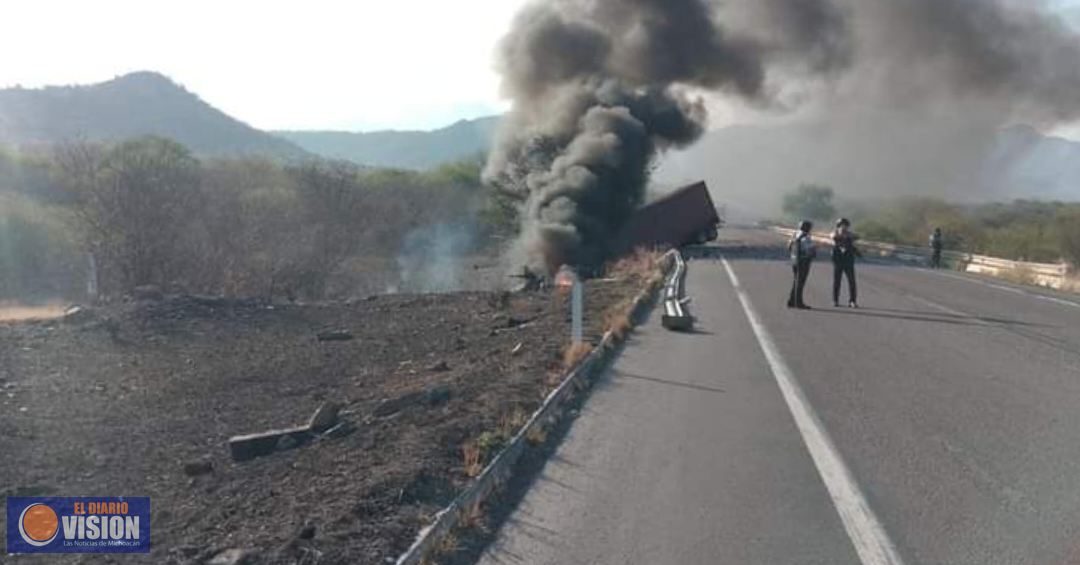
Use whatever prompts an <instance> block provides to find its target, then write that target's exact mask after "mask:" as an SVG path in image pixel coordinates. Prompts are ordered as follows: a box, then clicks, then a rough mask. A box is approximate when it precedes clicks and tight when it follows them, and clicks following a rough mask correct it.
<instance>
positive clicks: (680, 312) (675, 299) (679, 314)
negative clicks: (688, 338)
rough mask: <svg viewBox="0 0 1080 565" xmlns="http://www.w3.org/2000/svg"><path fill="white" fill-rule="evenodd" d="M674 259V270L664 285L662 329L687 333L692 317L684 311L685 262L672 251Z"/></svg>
mask: <svg viewBox="0 0 1080 565" xmlns="http://www.w3.org/2000/svg"><path fill="white" fill-rule="evenodd" d="M672 256H673V257H674V259H675V265H674V268H673V269H672V270H671V275H670V276H669V277H668V279H667V283H666V284H665V285H664V317H663V319H662V320H661V322H662V323H663V325H664V327H665V328H667V329H669V330H675V331H689V330H691V329H693V328H694V317H693V316H691V315H690V314H689V312H687V311H686V304H687V300H686V299H684V298H683V287H684V285H685V284H686V260H685V259H684V258H683V256H682V253H680V252H679V251H678V250H677V249H676V250H673V251H672Z"/></svg>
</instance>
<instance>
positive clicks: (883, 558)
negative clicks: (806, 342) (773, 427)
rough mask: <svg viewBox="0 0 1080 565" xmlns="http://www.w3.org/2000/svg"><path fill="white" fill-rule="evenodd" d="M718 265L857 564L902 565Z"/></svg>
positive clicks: (745, 299) (738, 288)
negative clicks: (807, 452)
mask: <svg viewBox="0 0 1080 565" xmlns="http://www.w3.org/2000/svg"><path fill="white" fill-rule="evenodd" d="M721 261H722V262H723V264H724V269H726V270H727V274H728V277H729V278H730V279H731V284H732V285H733V286H734V287H735V292H736V294H737V295H738V297H739V302H741V303H742V307H743V310H744V311H745V312H746V318H747V319H748V320H749V321H750V326H751V327H752V328H753V330H754V335H755V336H757V339H758V343H759V344H760V345H761V350H762V352H763V353H764V354H765V359H766V360H767V361H768V363H769V367H770V368H771V369H772V373H773V376H774V377H775V378H776V383H777V385H779V387H780V392H781V393H782V394H783V396H784V401H785V402H786V403H787V406H788V410H789V411H790V412H791V415H792V417H793V418H794V419H795V425H796V427H797V428H798V429H799V433H800V434H801V435H802V439H803V442H804V443H805V444H806V448H807V450H808V451H809V452H810V456H811V458H812V459H813V460H814V465H815V466H817V470H818V473H819V474H820V475H821V479H822V481H823V482H824V483H825V488H826V489H827V490H828V491H829V496H830V497H831V498H832V502H833V505H834V506H835V507H836V511H837V513H838V514H839V515H840V521H841V522H843V524H844V529H845V530H846V531H847V534H848V537H849V538H850V539H851V543H852V545H853V546H854V547H855V552H856V553H857V554H858V555H859V559H860V561H862V563H863V565H903V563H904V562H903V560H902V559H901V558H900V554H899V552H897V550H896V546H895V545H894V544H893V542H892V540H891V539H889V535H888V533H887V532H886V531H885V528H884V527H883V526H882V525H881V522H880V521H879V520H878V518H877V516H876V515H875V514H874V511H873V510H872V509H871V508H870V504H869V503H868V502H867V501H866V497H865V496H864V495H863V493H862V491H861V490H860V489H859V486H858V484H857V483H856V482H855V478H854V476H853V475H852V474H851V471H850V470H849V469H848V467H847V465H846V464H845V463H844V460H843V459H842V458H841V457H840V453H839V451H837V449H836V445H835V444H833V441H832V439H831V438H830V437H829V434H828V432H826V431H825V427H824V425H822V423H821V420H820V419H819V418H818V416H817V414H816V413H815V412H814V409H813V408H812V407H811V406H810V403H809V401H807V399H806V395H805V394H804V393H803V391H802V388H800V387H799V383H798V381H796V380H795V376H794V374H793V373H792V372H791V369H790V368H789V367H788V365H787V363H786V362H785V361H784V358H783V357H782V356H781V355H780V350H779V349H778V348H777V347H776V343H775V342H774V341H773V338H772V335H770V334H769V332H768V330H767V329H765V325H764V324H763V323H762V321H761V318H760V317H759V316H758V314H757V311H756V310H755V309H754V306H753V304H751V302H750V297H749V295H747V293H746V291H745V290H744V289H743V287H742V284H741V283H739V277H737V276H736V275H735V271H734V270H732V268H731V264H730V263H728V260H727V258H726V257H721Z"/></svg>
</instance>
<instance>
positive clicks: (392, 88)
mask: <svg viewBox="0 0 1080 565" xmlns="http://www.w3.org/2000/svg"><path fill="white" fill-rule="evenodd" d="M1051 2H1052V3H1056V4H1059V5H1060V6H1062V10H1071V11H1072V13H1074V14H1080V0H1051ZM524 3H525V0H461V1H458V2H454V1H449V0H351V1H350V0H337V1H335V0H307V1H304V2H299V1H292V2H285V1H280V0H216V1H209V0H186V1H183V2H181V1H173V2H168V3H166V2H160V1H147V0H95V1H93V2H89V1H86V0H15V1H12V2H6V3H5V6H4V9H3V12H2V14H3V16H4V20H3V23H2V24H0V53H3V54H4V55H3V64H2V65H0V87H3V86H13V85H15V84H21V85H22V86H25V87H37V86H42V85H49V84H73V83H92V82H100V81H103V80H107V79H110V78H112V77H114V76H116V75H120V74H124V73H127V72H130V71H136V70H155V71H159V72H162V73H164V74H166V75H169V76H170V77H172V78H173V79H174V80H176V81H177V82H179V83H181V84H183V85H184V86H185V87H187V88H188V89H189V90H191V91H193V92H195V93H197V94H198V95H199V96H201V97H202V98H203V99H204V100H206V101H207V102H209V103H211V104H213V105H214V106H216V107H218V108H220V109H222V110H224V111H225V112H227V113H229V114H231V115H233V116H235V117H238V118H240V119H242V120H244V121H246V122H248V123H250V124H252V125H254V126H256V127H259V128H263V129H348V130H370V129H383V128H397V129H409V128H422V129H428V128H433V127H440V126H443V125H446V124H449V123H451V122H453V121H455V120H457V119H461V118H471V117H477V116H482V115H488V114H491V113H494V112H497V111H499V110H501V109H504V108H505V103H504V102H502V101H501V100H500V97H499V91H498V77H497V75H496V74H495V73H494V71H493V69H492V66H493V64H492V63H493V61H492V53H493V51H494V48H495V45H496V43H497V42H498V40H499V38H501V37H502V36H503V34H504V33H505V32H506V31H507V29H508V28H509V25H510V20H511V19H512V17H513V15H514V14H515V13H516V12H517V10H518V9H519V8H520V7H521V6H522V5H523V4H524ZM1077 18H1078V19H1080V15H1077ZM1070 133H1073V132H1072V131H1070ZM1076 133H1078V134H1080V130H1077V132H1076ZM1070 137H1073V135H1070Z"/></svg>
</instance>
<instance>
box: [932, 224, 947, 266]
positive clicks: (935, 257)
mask: <svg viewBox="0 0 1080 565" xmlns="http://www.w3.org/2000/svg"><path fill="white" fill-rule="evenodd" d="M944 239H945V238H944V237H942V235H941V228H934V233H932V234H930V251H931V252H932V255H930V268H932V269H940V268H941V248H942V247H943V246H944V245H945V241H944Z"/></svg>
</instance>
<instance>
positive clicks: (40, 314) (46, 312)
mask: <svg viewBox="0 0 1080 565" xmlns="http://www.w3.org/2000/svg"><path fill="white" fill-rule="evenodd" d="M66 309H67V308H66V307H65V306H64V305H63V304H60V303H55V302H54V303H50V304H45V305H43V306H23V305H20V304H14V303H9V302H5V303H0V322H27V321H30V320H54V319H56V318H60V317H63V315H64V312H65V311H66Z"/></svg>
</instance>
